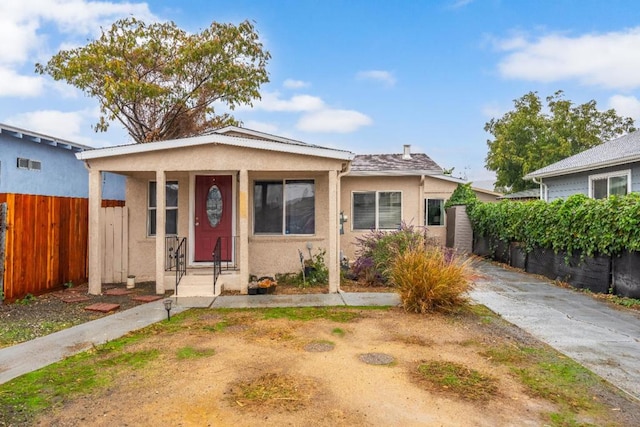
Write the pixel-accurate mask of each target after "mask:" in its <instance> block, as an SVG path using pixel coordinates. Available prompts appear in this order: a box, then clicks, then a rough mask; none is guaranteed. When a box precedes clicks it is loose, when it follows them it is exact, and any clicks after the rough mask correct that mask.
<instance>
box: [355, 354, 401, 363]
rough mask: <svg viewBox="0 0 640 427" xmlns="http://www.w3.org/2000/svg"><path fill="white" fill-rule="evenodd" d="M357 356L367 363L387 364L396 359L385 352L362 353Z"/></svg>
mask: <svg viewBox="0 0 640 427" xmlns="http://www.w3.org/2000/svg"><path fill="white" fill-rule="evenodd" d="M359 358H360V360H361V361H363V362H364V363H368V364H369V365H389V364H391V363H393V362H394V361H395V360H396V359H395V358H394V357H393V356H391V355H389V354H385V353H364V354H361V355H360V356H359Z"/></svg>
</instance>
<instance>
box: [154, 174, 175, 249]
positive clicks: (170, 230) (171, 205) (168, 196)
mask: <svg viewBox="0 0 640 427" xmlns="http://www.w3.org/2000/svg"><path fill="white" fill-rule="evenodd" d="M148 201H149V203H148V218H147V235H148V236H155V235H156V210H157V207H158V204H157V201H156V182H155V181H149V197H148ZM165 201H166V206H165V208H166V209H165V228H164V230H165V233H166V234H167V235H177V234H178V181H167V183H166V185H165Z"/></svg>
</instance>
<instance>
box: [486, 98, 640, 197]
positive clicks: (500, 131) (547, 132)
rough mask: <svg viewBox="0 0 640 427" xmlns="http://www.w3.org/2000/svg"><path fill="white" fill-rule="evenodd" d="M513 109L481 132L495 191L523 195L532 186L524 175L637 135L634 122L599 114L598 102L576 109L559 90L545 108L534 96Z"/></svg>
mask: <svg viewBox="0 0 640 427" xmlns="http://www.w3.org/2000/svg"><path fill="white" fill-rule="evenodd" d="M514 105H515V109H514V110H512V111H509V112H508V113H506V114H505V115H504V116H502V117H501V118H499V119H495V118H494V119H491V120H490V121H489V122H487V123H486V124H485V127H484V130H485V131H487V132H489V133H490V134H491V135H493V139H492V140H488V141H487V145H488V146H489V153H488V155H487V158H486V160H485V165H486V167H487V169H489V170H492V171H495V172H496V178H497V180H496V188H499V189H503V190H510V191H514V192H515V191H521V190H526V189H528V188H535V187H536V184H535V183H533V182H531V181H525V180H523V178H522V177H523V176H525V175H526V174H528V173H530V172H533V171H535V170H538V169H540V168H543V167H545V166H547V165H550V164H552V163H555V162H557V161H559V160H562V159H564V158H566V157H569V156H572V155H574V154H577V153H579V152H581V151H584V150H586V149H588V148H591V147H594V146H596V145H598V144H601V143H603V142H606V141H608V140H611V139H614V138H616V137H618V136H620V135H622V134H624V133H627V132H632V131H634V130H635V128H634V127H633V119H631V118H629V117H621V116H618V114H617V113H616V112H615V110H613V109H609V110H606V111H599V110H598V109H597V107H596V101H593V100H591V101H589V102H586V103H584V104H581V105H574V104H573V103H572V102H571V101H569V100H566V99H564V93H563V92H562V91H557V92H556V93H554V94H553V95H552V96H548V97H547V98H546V106H545V105H543V102H542V101H541V99H540V97H539V96H538V94H537V93H536V92H529V93H527V94H526V95H524V96H523V97H521V98H519V99H516V100H515V101H514Z"/></svg>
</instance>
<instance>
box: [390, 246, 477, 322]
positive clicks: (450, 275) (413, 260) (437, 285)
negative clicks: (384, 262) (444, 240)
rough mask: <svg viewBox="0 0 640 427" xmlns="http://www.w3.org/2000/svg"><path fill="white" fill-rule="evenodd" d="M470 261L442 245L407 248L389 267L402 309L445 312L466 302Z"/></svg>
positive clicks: (417, 311)
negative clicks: (440, 246) (441, 246)
mask: <svg viewBox="0 0 640 427" xmlns="http://www.w3.org/2000/svg"><path fill="white" fill-rule="evenodd" d="M470 263H471V261H470V260H469V259H463V258H462V257H460V256H458V255H456V254H455V253H454V252H453V251H451V250H447V249H445V248H428V249H426V250H425V249H420V248H410V249H409V250H407V251H405V252H402V253H399V254H397V256H396V257H395V258H394V260H393V262H392V264H391V267H390V268H389V270H388V274H389V281H390V282H391V283H392V284H393V285H394V286H395V287H396V289H397V292H398V293H399V294H400V299H401V301H402V306H403V307H404V309H405V311H409V312H415V313H428V312H435V311H441V312H448V311H452V310H453V309H455V308H456V307H459V306H461V305H464V304H466V303H467V297H466V295H465V294H466V292H467V291H468V290H469V289H470V287H471V281H470V279H471V264H470Z"/></svg>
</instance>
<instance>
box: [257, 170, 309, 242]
mask: <svg viewBox="0 0 640 427" xmlns="http://www.w3.org/2000/svg"><path fill="white" fill-rule="evenodd" d="M315 232H316V190H315V181H314V180H312V179H286V180H277V181H272V180H269V181H267V180H264V181H255V182H254V183H253V233H254V234H285V235H309V234H315Z"/></svg>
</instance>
